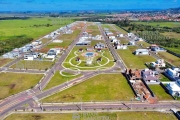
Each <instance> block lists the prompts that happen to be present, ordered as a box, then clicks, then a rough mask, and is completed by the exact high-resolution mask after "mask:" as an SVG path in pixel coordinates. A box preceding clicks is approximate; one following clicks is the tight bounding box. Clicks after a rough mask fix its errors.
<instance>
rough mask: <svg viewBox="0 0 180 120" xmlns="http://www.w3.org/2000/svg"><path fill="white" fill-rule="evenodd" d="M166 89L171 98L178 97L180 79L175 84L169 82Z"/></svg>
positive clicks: (179, 94)
mask: <svg viewBox="0 0 180 120" xmlns="http://www.w3.org/2000/svg"><path fill="white" fill-rule="evenodd" d="M166 88H167V89H168V90H169V94H171V95H172V96H177V97H180V79H179V80H177V81H175V82H170V83H169V84H168V85H167V86H166Z"/></svg>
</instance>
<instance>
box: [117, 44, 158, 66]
mask: <svg viewBox="0 0 180 120" xmlns="http://www.w3.org/2000/svg"><path fill="white" fill-rule="evenodd" d="M134 50H135V48H134V47H129V49H126V50H117V52H118V54H119V56H120V57H121V58H122V59H123V61H124V63H125V64H126V66H127V67H128V68H134V69H135V68H136V69H144V68H146V66H145V63H146V62H154V61H155V58H153V57H151V56H149V55H141V56H140V55H139V56H136V55H134V54H132V52H133V51H134Z"/></svg>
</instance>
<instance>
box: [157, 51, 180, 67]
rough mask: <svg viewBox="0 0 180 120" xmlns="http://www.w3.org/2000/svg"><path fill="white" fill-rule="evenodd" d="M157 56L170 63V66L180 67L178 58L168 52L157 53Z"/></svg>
mask: <svg viewBox="0 0 180 120" xmlns="http://www.w3.org/2000/svg"><path fill="white" fill-rule="evenodd" d="M158 56H160V57H161V58H162V59H164V60H166V61H168V62H170V63H171V64H173V65H175V66H180V58H178V57H176V56H174V55H172V54H170V53H168V52H159V53H158Z"/></svg>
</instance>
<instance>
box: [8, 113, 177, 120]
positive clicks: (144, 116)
mask: <svg viewBox="0 0 180 120" xmlns="http://www.w3.org/2000/svg"><path fill="white" fill-rule="evenodd" d="M75 115H79V116H80V119H79V120H86V119H98V118H102V120H104V119H105V117H107V119H108V120H162V118H163V120H177V118H176V117H175V116H174V114H173V113H162V112H116V113H114V112H111V113H92V114H91V115H93V117H94V118H93V117H92V116H91V115H90V114H88V113H74V114H63V113H59V114H13V115H10V116H9V117H8V118H6V119H5V120H59V118H63V120H72V119H73V118H74V117H75ZM88 115H89V116H88ZM73 116H74V117H73ZM90 116H91V117H90ZM101 116H102V117H101ZM103 116H105V117H103Z"/></svg>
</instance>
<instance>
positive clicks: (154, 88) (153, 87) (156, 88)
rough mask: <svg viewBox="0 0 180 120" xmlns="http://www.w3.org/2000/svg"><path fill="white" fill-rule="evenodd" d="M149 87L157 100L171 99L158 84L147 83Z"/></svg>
mask: <svg viewBox="0 0 180 120" xmlns="http://www.w3.org/2000/svg"><path fill="white" fill-rule="evenodd" d="M149 87H150V89H151V90H152V91H153V93H154V94H155V95H156V97H157V98H158V99H159V100H173V98H172V97H171V96H170V95H169V94H168V93H166V91H165V90H164V89H163V88H162V87H161V86H160V85H149Z"/></svg>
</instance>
